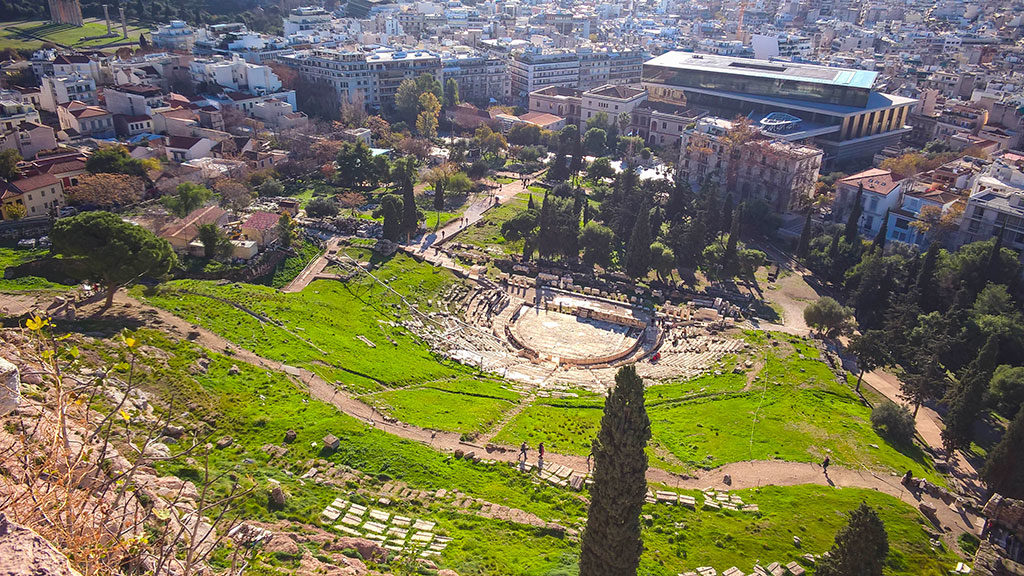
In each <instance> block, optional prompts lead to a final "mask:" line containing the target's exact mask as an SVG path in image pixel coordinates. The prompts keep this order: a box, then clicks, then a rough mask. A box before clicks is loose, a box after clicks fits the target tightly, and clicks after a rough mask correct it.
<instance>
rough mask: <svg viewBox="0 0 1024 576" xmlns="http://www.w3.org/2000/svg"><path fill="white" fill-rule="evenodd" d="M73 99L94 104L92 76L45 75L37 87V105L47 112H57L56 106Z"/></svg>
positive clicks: (94, 92) (94, 91)
mask: <svg viewBox="0 0 1024 576" xmlns="http://www.w3.org/2000/svg"><path fill="white" fill-rule="evenodd" d="M73 100H78V101H79V102H85V103H86V104H96V103H97V100H96V81H95V80H93V78H92V76H87V75H84V74H78V73H75V74H71V75H70V76H47V77H45V78H43V80H42V84H41V86H40V88H39V106H40V108H42V109H43V110H46V111H47V112H54V113H56V112H57V107H58V106H60V105H61V104H67V103H68V102H71V101H73Z"/></svg>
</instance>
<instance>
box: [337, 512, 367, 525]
mask: <svg viewBox="0 0 1024 576" xmlns="http://www.w3.org/2000/svg"><path fill="white" fill-rule="evenodd" d="M341 523H342V524H348V525H349V526H359V525H360V524H362V523H363V519H362V518H361V517H359V516H353V515H352V514H347V515H346V516H345V517H344V518H342V519H341Z"/></svg>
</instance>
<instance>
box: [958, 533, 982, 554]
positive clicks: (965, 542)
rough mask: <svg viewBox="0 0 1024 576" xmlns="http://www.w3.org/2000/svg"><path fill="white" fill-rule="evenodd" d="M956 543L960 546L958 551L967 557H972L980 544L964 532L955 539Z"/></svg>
mask: <svg viewBox="0 0 1024 576" xmlns="http://www.w3.org/2000/svg"><path fill="white" fill-rule="evenodd" d="M957 542H958V543H959V544H960V550H962V551H963V553H964V554H966V555H967V556H974V554H975V553H976V552H977V551H978V546H979V545H980V544H981V540H978V537H977V536H975V535H974V534H971V533H970V532H964V533H963V534H961V535H960V537H959V538H957Z"/></svg>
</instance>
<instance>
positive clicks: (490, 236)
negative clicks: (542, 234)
mask: <svg viewBox="0 0 1024 576" xmlns="http://www.w3.org/2000/svg"><path fill="white" fill-rule="evenodd" d="M528 201H529V195H528V194H519V195H517V196H516V197H515V198H513V199H512V200H510V201H508V202H507V203H505V204H503V205H501V206H498V207H495V208H491V209H490V210H488V211H487V212H486V213H484V215H483V218H481V219H480V221H479V222H477V223H476V224H474V225H473V226H470V227H469V228H468V229H467V230H465V231H463V232H462V233H460V234H459V236H458V238H457V240H458V241H459V242H462V243H463V244H469V245H470V246H476V247H478V248H481V249H483V248H488V247H491V246H495V247H498V248H500V249H502V250H504V251H505V253H506V254H513V253H519V252H521V251H522V248H523V243H522V241H521V240H519V241H516V242H510V241H508V240H506V239H505V237H504V236H502V235H501V225H502V224H504V223H505V222H507V221H508V220H510V219H512V217H514V216H515V215H516V214H519V213H520V212H522V211H523V210H525V209H526V205H527V202H528ZM539 201H540V199H539V198H538V199H535V200H534V202H539Z"/></svg>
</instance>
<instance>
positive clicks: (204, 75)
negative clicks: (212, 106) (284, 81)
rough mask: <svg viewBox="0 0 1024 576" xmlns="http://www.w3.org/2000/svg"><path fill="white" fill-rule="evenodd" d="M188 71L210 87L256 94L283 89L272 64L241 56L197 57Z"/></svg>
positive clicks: (194, 77)
mask: <svg viewBox="0 0 1024 576" xmlns="http://www.w3.org/2000/svg"><path fill="white" fill-rule="evenodd" d="M189 73H190V74H191V75H192V81H193V82H195V83H196V84H198V85H206V86H207V87H209V88H213V87H217V86H219V87H221V88H229V89H231V90H239V91H245V92H250V93H252V94H254V95H257V96H264V95H267V94H274V93H276V92H278V91H280V90H281V80H280V79H279V78H278V77H277V74H274V71H273V70H271V69H270V67H269V66H263V65H260V64H250V63H248V62H246V61H245V60H243V59H241V58H239V57H238V56H232V57H231V58H225V57H223V56H214V57H212V58H197V59H196V60H193V61H192V63H191V64H189ZM209 88H208V89H209Z"/></svg>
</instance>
